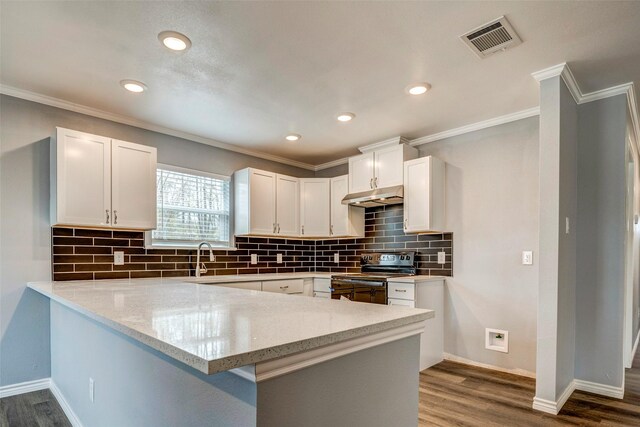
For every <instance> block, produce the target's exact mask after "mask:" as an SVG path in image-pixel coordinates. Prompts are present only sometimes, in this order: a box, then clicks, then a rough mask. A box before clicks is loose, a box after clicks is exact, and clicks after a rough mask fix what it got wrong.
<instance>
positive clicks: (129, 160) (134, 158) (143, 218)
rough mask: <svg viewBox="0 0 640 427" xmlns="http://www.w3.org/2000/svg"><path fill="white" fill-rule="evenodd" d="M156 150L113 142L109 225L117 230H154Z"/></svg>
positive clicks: (129, 143)
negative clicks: (111, 218) (110, 222)
mask: <svg viewBox="0 0 640 427" xmlns="http://www.w3.org/2000/svg"><path fill="white" fill-rule="evenodd" d="M156 169H157V150H156V149H155V148H154V147H149V146H146V145H140V144H133V143H131V142H125V141H118V140H115V139H114V140H112V142H111V197H112V202H111V206H112V209H113V221H112V224H113V226H114V227H117V228H136V229H145V230H151V229H153V228H156V200H157V194H156V179H157V178H156Z"/></svg>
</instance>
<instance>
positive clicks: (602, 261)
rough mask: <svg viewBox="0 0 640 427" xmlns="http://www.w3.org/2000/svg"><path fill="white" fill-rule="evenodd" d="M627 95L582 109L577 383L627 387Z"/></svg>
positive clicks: (579, 160) (579, 156)
mask: <svg viewBox="0 0 640 427" xmlns="http://www.w3.org/2000/svg"><path fill="white" fill-rule="evenodd" d="M626 109H627V101H626V97H625V96H624V95H619V96H616V97H612V98H607V99H603V100H599V101H594V102H590V103H588V104H583V105H581V106H580V109H579V124H580V128H579V139H580V150H579V154H578V182H579V186H578V211H579V215H578V266H579V268H578V287H577V305H576V308H577V309H576V324H577V331H576V370H575V375H576V378H577V379H581V380H586V381H593V382H596V383H601V384H606V385H611V386H614V387H620V386H621V385H622V381H623V374H624V373H623V369H622V360H623V357H622V348H623V346H622V332H623V321H624V279H625V270H624V260H625V240H626V233H625V229H626V222H625V221H626V220H625V195H626V181H625V180H626V160H625V159H626V157H625V153H626V150H627V146H626V141H625V136H626Z"/></svg>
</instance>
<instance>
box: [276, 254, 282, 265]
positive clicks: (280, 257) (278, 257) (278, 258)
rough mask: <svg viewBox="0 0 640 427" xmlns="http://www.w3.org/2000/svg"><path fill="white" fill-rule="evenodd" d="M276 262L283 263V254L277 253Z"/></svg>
mask: <svg viewBox="0 0 640 427" xmlns="http://www.w3.org/2000/svg"><path fill="white" fill-rule="evenodd" d="M276 264H282V254H277V255H276Z"/></svg>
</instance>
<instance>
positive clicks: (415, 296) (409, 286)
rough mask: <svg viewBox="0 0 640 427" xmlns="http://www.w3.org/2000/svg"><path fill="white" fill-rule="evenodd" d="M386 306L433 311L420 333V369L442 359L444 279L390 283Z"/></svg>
mask: <svg viewBox="0 0 640 427" xmlns="http://www.w3.org/2000/svg"><path fill="white" fill-rule="evenodd" d="M388 296H389V298H388V300H387V303H388V304H389V305H401V306H405V307H414V308H425V309H427V310H434V311H435V312H436V313H435V317H434V318H432V319H428V320H427V324H426V326H425V328H424V332H423V333H422V335H421V336H420V370H421V371H423V370H425V369H427V368H429V367H431V366H433V365H435V364H436V363H440V362H442V356H443V353H444V319H443V318H444V313H443V309H444V280H428V281H419V279H416V283H410V282H389V288H388Z"/></svg>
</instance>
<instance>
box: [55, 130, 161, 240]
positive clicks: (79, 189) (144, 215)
mask: <svg viewBox="0 0 640 427" xmlns="http://www.w3.org/2000/svg"><path fill="white" fill-rule="evenodd" d="M156 167H157V151H156V149H155V148H154V147H149V146H146V145H140V144H133V143H131V142H125V141H118V140H116V139H111V138H107V137H103V136H97V135H91V134H88V133H83V132H78V131H74V130H69V129H63V128H56V134H55V136H54V138H52V148H51V224H52V225H69V226H85V227H108V228H125V229H136V230H150V229H154V228H155V227H156Z"/></svg>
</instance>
